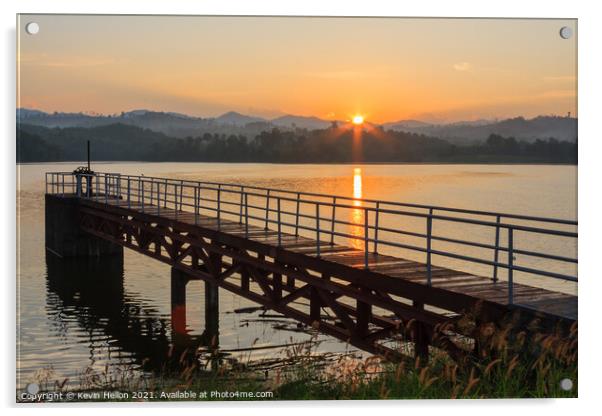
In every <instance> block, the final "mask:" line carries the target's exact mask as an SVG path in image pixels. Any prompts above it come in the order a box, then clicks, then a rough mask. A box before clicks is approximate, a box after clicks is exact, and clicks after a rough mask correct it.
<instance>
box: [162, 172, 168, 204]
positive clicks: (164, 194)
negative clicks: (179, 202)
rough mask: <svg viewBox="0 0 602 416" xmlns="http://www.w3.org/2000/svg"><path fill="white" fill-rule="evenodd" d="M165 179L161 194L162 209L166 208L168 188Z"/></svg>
mask: <svg viewBox="0 0 602 416" xmlns="http://www.w3.org/2000/svg"><path fill="white" fill-rule="evenodd" d="M167 185H168V182H167V178H166V179H165V191H164V192H163V208H167V188H168V186H167Z"/></svg>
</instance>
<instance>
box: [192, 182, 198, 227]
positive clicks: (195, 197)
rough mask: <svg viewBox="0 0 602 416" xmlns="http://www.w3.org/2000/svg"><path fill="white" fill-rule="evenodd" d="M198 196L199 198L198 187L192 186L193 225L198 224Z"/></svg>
mask: <svg viewBox="0 0 602 416" xmlns="http://www.w3.org/2000/svg"><path fill="white" fill-rule="evenodd" d="M198 198H199V187H198V186H195V187H194V204H193V205H194V225H198V223H199V205H198Z"/></svg>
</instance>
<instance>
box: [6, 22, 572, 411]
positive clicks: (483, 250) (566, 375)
mask: <svg viewBox="0 0 602 416" xmlns="http://www.w3.org/2000/svg"><path fill="white" fill-rule="evenodd" d="M576 54H577V21H576V20H570V19H567V20H561V19H548V20H544V19H457V18H455V19H440V18H438V19H427V18H420V19H418V18H411V19H410V18H332V17H329V18H321V17H320V18H318V17H315V18H312V17H207V16H204V17H203V16H177V17H176V16H110V15H104V16H94V15H20V16H19V19H18V56H17V62H18V81H19V83H18V102H17V107H18V110H17V120H16V122H17V137H16V140H17V166H18V172H19V176H18V178H19V180H18V207H17V208H18V227H19V228H18V229H19V239H18V253H19V255H18V276H17V279H18V288H19V290H18V305H19V307H18V319H17V322H18V327H17V330H18V337H17V342H18V345H17V374H16V377H17V391H16V398H17V401H19V402H31V401H42V402H46V401H50V400H58V401H78V402H85V401H115V400H127V401H134V400H145V401H155V400H174V401H175V400H216V399H217V400H258V401H270V400H290V399H309V400H310V399H356V398H365V399H420V398H441V399H445V398H454V397H457V398H498V397H506V398H523V397H576V396H577V355H576V354H577V251H576V248H577V211H576V196H577V188H576V176H577V116H578V114H577V107H576V102H577V101H576V99H577V95H576V83H577V79H576V75H577V73H576Z"/></svg>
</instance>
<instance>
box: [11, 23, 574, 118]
mask: <svg viewBox="0 0 602 416" xmlns="http://www.w3.org/2000/svg"><path fill="white" fill-rule="evenodd" d="M31 21H35V22H37V23H39V25H40V32H39V33H38V34H37V35H34V36H32V35H28V34H27V33H26V32H25V30H24V27H25V25H26V24H27V23H28V22H31ZM576 25H577V24H576V21H575V20H485V19H399V18H357V19H352V18H285V17H271V18H250V17H175V16H172V17H159V16H121V17H119V16H59V15H55V16H47V15H46V16H34V15H22V16H21V18H20V21H19V34H18V41H19V46H18V55H19V56H18V63H19V67H18V71H19V73H18V77H19V101H18V103H17V104H18V106H19V107H27V108H35V109H40V110H44V111H69V112H71V111H73V112H79V111H92V112H99V113H104V114H113V113H119V112H121V111H129V110H133V109H140V108H145V109H150V110H157V111H176V112H182V113H186V114H191V115H196V116H202V117H209V116H216V115H219V114H222V113H224V112H226V111H230V110H234V111H239V112H241V113H245V114H250V115H258V116H263V117H268V118H270V117H277V116H280V115H283V114H296V115H306V116H309V115H313V116H317V117H320V118H325V119H349V118H351V117H353V116H354V115H356V114H362V115H364V116H365V118H366V120H369V121H373V122H385V121H395V120H400V119H420V120H426V121H457V120H473V119H479V118H496V117H497V118H503V117H511V116H518V115H523V116H526V117H532V116H536V115H539V114H559V115H565V114H566V113H567V112H569V111H570V112H571V113H572V114H576V105H577V101H576V86H577V84H576V82H577V81H576V74H577V72H576V66H577V61H576V53H577V42H576V36H573V37H572V38H571V39H569V40H564V39H561V38H560V36H559V29H560V28H561V27H562V26H570V27H572V28H573V30H574V32H575V33H576V31H577V27H576Z"/></svg>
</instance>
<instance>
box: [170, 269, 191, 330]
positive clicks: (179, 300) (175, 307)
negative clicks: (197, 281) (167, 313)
mask: <svg viewBox="0 0 602 416" xmlns="http://www.w3.org/2000/svg"><path fill="white" fill-rule="evenodd" d="M189 280H190V278H189V277H188V275H187V274H186V273H184V272H182V271H180V270H178V269H174V268H173V267H172V269H171V327H172V330H173V332H174V333H175V334H176V335H186V284H187V283H188V281H189Z"/></svg>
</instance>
